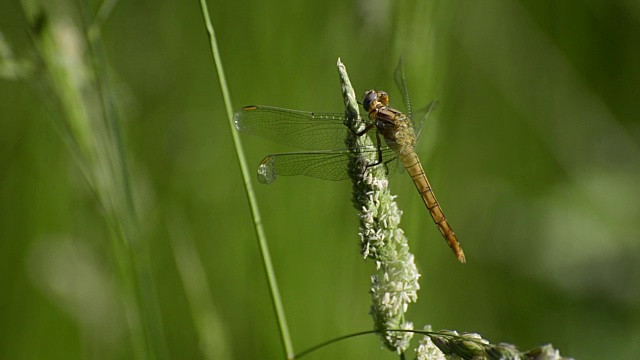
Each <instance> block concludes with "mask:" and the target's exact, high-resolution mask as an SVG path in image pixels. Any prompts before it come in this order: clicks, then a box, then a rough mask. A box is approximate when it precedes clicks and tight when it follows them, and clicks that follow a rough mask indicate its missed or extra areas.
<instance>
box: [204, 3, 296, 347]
mask: <svg viewBox="0 0 640 360" xmlns="http://www.w3.org/2000/svg"><path fill="white" fill-rule="evenodd" d="M200 6H201V9H202V16H203V17H204V22H205V26H206V28H207V34H208V35H209V41H210V45H211V54H212V55H213V61H214V63H215V65H216V70H217V72H218V81H219V82H220V90H221V91H222V97H223V100H224V105H225V110H226V112H227V119H228V120H229V129H230V130H231V137H232V139H233V143H234V146H235V150H236V155H237V157H238V163H239V165H240V171H241V172H242V179H243V181H244V186H245V191H246V194H247V198H248V200H249V206H250V207H251V215H252V217H253V225H254V229H255V231H256V236H257V239H258V245H259V247H260V253H261V255H262V263H263V265H264V270H265V272H266V274H267V281H268V282H269V289H270V292H271V299H272V302H273V307H274V310H275V312H276V317H277V319H278V325H279V328H280V337H281V340H282V344H283V346H284V349H285V352H286V353H287V358H288V359H293V358H294V356H295V355H294V351H293V345H292V342H291V336H290V334H289V327H288V325H287V319H286V317H285V312H284V308H283V306H282V300H281V298H280V291H279V290H278V282H277V280H276V275H275V271H274V269H273V264H272V261H271V255H270V253H269V246H268V245H267V238H266V236H265V232H264V228H263V227H262V219H261V216H260V210H259V209H258V202H257V200H256V197H255V193H254V191H253V186H252V185H251V175H250V174H251V172H250V170H249V167H248V166H247V161H246V159H245V155H244V150H243V148H242V143H241V141H240V136H239V135H238V133H237V132H236V131H235V129H234V127H233V106H232V104H231V96H230V95H229V89H228V87H227V80H226V78H225V75H224V69H223V68H222V60H221V59H220V53H219V51H218V43H217V41H216V36H215V32H214V29H213V25H212V24H211V19H210V17H209V9H208V8H207V3H206V1H205V0H200Z"/></svg>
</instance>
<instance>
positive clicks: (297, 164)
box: [258, 147, 397, 184]
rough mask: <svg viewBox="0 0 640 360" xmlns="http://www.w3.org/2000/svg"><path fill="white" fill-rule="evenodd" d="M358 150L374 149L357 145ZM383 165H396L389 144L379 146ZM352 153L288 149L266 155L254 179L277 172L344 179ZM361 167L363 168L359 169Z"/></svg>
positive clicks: (270, 179) (273, 177)
mask: <svg viewBox="0 0 640 360" xmlns="http://www.w3.org/2000/svg"><path fill="white" fill-rule="evenodd" d="M359 151H360V152H361V153H363V152H364V153H366V152H374V153H376V154H377V153H378V149H376V148H373V147H372V148H369V149H360V150H359ZM381 151H382V156H383V161H385V163H384V164H385V166H386V167H387V169H389V171H390V172H392V171H395V169H396V168H397V161H396V160H397V156H396V155H395V152H394V151H393V150H392V149H390V148H384V149H382V150H381ZM352 157H353V153H352V152H351V151H350V150H349V149H340V150H325V151H309V152H292V153H282V154H273V155H269V156H267V157H266V158H264V160H262V162H261V163H260V165H259V166H258V181H260V182H261V183H263V184H271V183H273V182H274V181H275V180H276V179H277V177H278V176H280V175H282V176H292V175H305V176H311V177H314V178H318V179H323V180H332V181H338V180H346V179H348V178H349V174H348V168H347V165H348V162H349V160H350V159H351V158H352ZM363 171H364V169H363Z"/></svg>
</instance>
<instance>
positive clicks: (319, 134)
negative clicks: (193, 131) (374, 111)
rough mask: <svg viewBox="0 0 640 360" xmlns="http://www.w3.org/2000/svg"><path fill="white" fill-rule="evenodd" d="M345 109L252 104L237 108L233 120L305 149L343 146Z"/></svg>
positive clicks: (241, 126) (248, 131)
mask: <svg viewBox="0 0 640 360" xmlns="http://www.w3.org/2000/svg"><path fill="white" fill-rule="evenodd" d="M344 121H345V117H344V114H343V113H318V112H309V111H299V110H290V109H284V108H278V107H273V106H262V105H252V106H245V107H244V108H242V109H240V110H238V111H236V113H235V114H234V115H233V124H234V126H235V128H236V129H237V130H238V131H241V132H243V133H246V134H250V135H257V136H260V137H263V138H265V139H268V140H271V141H275V142H278V143H281V144H283V145H288V146H292V147H294V148H299V149H305V150H326V149H339V148H342V147H344V138H345V134H346V132H347V131H349V129H348V128H347V127H346V126H345V125H344Z"/></svg>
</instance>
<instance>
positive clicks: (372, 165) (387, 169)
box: [362, 131, 389, 176]
mask: <svg viewBox="0 0 640 360" xmlns="http://www.w3.org/2000/svg"><path fill="white" fill-rule="evenodd" d="M376 142H377V146H376V149H377V153H378V159H377V160H376V161H375V162H373V163H371V164H366V165H365V167H364V171H363V172H362V176H364V174H365V173H366V172H367V170H368V169H369V168H372V167H374V166H378V165H380V164H382V165H383V166H384V169H385V172H386V173H387V174H388V173H389V168H388V167H387V163H386V162H384V161H383V160H382V142H381V141H380V134H379V133H378V132H377V131H376Z"/></svg>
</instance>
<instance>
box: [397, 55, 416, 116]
mask: <svg viewBox="0 0 640 360" xmlns="http://www.w3.org/2000/svg"><path fill="white" fill-rule="evenodd" d="M393 79H394V80H395V82H396V86H397V87H398V90H400V94H402V101H403V102H404V106H405V110H406V112H407V116H409V119H413V117H412V115H413V114H412V113H411V100H410V99H409V90H407V80H406V79H405V77H404V63H403V61H402V57H400V61H398V66H397V67H396V70H395V71H394V72H393Z"/></svg>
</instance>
